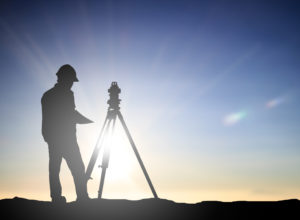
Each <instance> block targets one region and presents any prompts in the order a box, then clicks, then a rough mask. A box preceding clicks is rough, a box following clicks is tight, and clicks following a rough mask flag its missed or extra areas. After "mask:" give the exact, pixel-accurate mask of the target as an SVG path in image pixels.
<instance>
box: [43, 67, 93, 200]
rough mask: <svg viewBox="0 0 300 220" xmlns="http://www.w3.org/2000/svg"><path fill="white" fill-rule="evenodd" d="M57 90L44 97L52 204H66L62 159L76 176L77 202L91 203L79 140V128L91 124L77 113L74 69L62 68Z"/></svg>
mask: <svg viewBox="0 0 300 220" xmlns="http://www.w3.org/2000/svg"><path fill="white" fill-rule="evenodd" d="M56 75H57V83H56V84H55V86H54V87H53V88H52V89H50V90H48V91H47V92H45V93H44V95H43V97H42V100H41V102H42V115H43V120H42V134H43V137H44V140H45V141H46V142H47V143H48V147H49V181H50V192H51V198H52V202H56V203H64V202H66V199H65V197H63V196H62V195H61V184H60V180H59V172H60V166H61V162H62V158H64V159H65V160H66V162H67V164H68V167H69V168H70V170H71V173H72V175H73V179H74V183H75V188H76V194H77V201H84V200H86V199H88V198H89V197H88V193H87V186H86V184H87V181H86V177H85V168H84V164H83V161H82V158H81V155H80V151H79V147H78V144H77V138H76V124H87V123H91V122H92V121H91V120H89V119H87V118H86V117H84V116H83V115H81V114H80V113H79V112H78V111H76V110H75V102H74V95H73V92H72V91H71V87H72V85H73V82H78V79H77V77H76V72H75V70H74V69H73V67H72V66H70V65H68V64H66V65H63V66H62V67H60V69H59V70H58V72H57V73H56Z"/></svg>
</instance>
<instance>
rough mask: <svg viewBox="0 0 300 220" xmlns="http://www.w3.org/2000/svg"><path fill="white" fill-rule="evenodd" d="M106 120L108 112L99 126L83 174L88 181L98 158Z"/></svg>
mask: <svg viewBox="0 0 300 220" xmlns="http://www.w3.org/2000/svg"><path fill="white" fill-rule="evenodd" d="M107 121H108V114H107V116H106V118H105V121H104V124H103V126H102V128H101V131H100V134H99V136H98V139H97V142H96V146H95V148H94V151H93V154H92V156H91V159H90V162H89V165H88V167H87V169H86V173H85V175H86V180H87V181H88V180H89V179H91V174H92V171H93V169H94V166H95V163H96V160H97V158H98V155H99V151H100V149H101V147H102V143H103V139H104V136H105V135H103V131H104V128H105V125H106V123H107ZM106 132H107V131H106ZM100 141H101V142H100Z"/></svg>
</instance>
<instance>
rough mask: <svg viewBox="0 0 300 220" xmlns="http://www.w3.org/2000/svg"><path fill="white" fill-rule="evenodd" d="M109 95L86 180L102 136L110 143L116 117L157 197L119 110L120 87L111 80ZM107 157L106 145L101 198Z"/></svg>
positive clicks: (107, 148)
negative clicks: (105, 113) (106, 109)
mask: <svg viewBox="0 0 300 220" xmlns="http://www.w3.org/2000/svg"><path fill="white" fill-rule="evenodd" d="M108 92H109V95H110V99H109V100H108V101H107V103H108V104H109V107H108V111H107V115H106V118H105V121H104V124H103V126H102V128H101V131H100V134H99V136H98V140H97V142H96V146H95V148H94V151H93V154H92V156H91V159H90V161H89V164H88V167H87V170H86V177H87V180H89V179H91V173H92V171H93V168H94V166H95V163H96V160H97V158H98V156H99V152H100V149H101V147H102V146H103V142H104V138H105V137H106V136H109V138H110V139H109V141H110V143H109V145H110V144H111V139H112V137H113V134H114V129H115V123H116V119H117V118H119V120H120V122H121V124H122V127H123V129H124V131H125V133H126V135H127V138H128V140H129V142H130V144H131V147H132V149H133V151H134V153H135V156H136V158H137V160H138V162H139V164H140V167H141V169H142V170H143V173H144V176H145V178H146V180H147V182H148V185H149V187H150V189H151V191H152V194H153V196H154V198H158V196H157V194H156V191H155V189H154V187H153V185H152V182H151V180H150V177H149V175H148V173H147V170H146V168H145V166H144V163H143V161H142V159H141V157H140V155H139V152H138V150H137V148H136V145H135V143H134V142H133V139H132V137H131V135H130V132H129V130H128V128H127V126H126V124H125V121H124V118H123V116H122V114H121V112H120V107H119V104H120V101H121V100H120V99H119V94H120V92H121V89H120V88H119V87H118V84H117V82H112V84H111V87H110V88H109V89H108ZM109 157H110V146H106V147H105V149H104V152H103V157H102V165H101V168H102V172H101V179H100V185H99V191H98V198H99V199H101V198H102V192H103V186H104V180H105V174H106V169H107V168H108V164H109Z"/></svg>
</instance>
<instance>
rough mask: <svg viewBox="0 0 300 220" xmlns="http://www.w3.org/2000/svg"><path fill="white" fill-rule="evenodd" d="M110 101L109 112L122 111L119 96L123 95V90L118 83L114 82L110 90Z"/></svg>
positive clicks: (108, 102)
mask: <svg viewBox="0 0 300 220" xmlns="http://www.w3.org/2000/svg"><path fill="white" fill-rule="evenodd" d="M108 93H109V100H108V101H107V104H108V105H109V106H108V110H117V111H118V110H120V106H119V105H120V102H121V99H119V94H120V93H121V89H120V88H119V86H118V83H117V82H112V83H111V86H110V88H109V89H108Z"/></svg>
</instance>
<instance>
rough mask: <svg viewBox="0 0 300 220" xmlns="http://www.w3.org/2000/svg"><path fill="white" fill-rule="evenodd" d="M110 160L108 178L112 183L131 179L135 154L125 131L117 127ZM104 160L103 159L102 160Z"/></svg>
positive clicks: (110, 145) (111, 146) (113, 137)
mask: <svg viewBox="0 0 300 220" xmlns="http://www.w3.org/2000/svg"><path fill="white" fill-rule="evenodd" d="M111 140H112V141H111V144H109V145H108V146H109V147H110V160H109V165H108V169H107V178H108V179H110V180H112V181H118V180H121V179H122V180H124V179H128V178H130V173H131V171H132V169H133V161H132V160H133V154H134V152H133V151H132V149H131V146H130V144H129V141H128V139H127V137H126V135H125V134H124V131H123V132H122V130H121V129H120V128H119V127H118V126H117V127H116V129H115V132H114V134H113V136H112V139H111ZM101 160H102V159H101Z"/></svg>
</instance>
